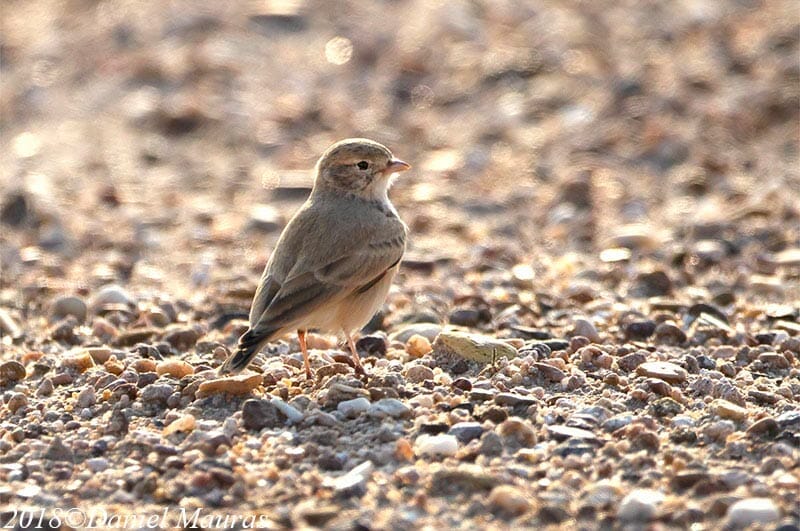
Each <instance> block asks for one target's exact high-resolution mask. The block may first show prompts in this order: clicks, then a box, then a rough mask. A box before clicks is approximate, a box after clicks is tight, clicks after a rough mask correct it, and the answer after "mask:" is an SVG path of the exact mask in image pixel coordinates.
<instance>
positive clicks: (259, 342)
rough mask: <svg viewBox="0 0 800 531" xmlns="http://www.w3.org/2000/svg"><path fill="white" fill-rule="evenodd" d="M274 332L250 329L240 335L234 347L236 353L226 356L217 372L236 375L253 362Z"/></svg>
mask: <svg viewBox="0 0 800 531" xmlns="http://www.w3.org/2000/svg"><path fill="white" fill-rule="evenodd" d="M273 332H274V330H264V331H255V330H253V329H252V328H251V329H249V330H248V331H247V332H245V333H244V334H242V337H240V338H239V343H238V344H237V345H236V352H234V353H233V354H231V355H230V356H228V359H226V360H225V363H223V364H222V365H221V366H220V368H219V370H218V372H219V374H236V373H238V372H241V371H242V370H244V368H245V367H247V366H248V365H249V364H250V362H251V361H252V360H253V358H254V357H255V355H256V354H258V351H260V350H261V347H262V346H264V343H266V342H267V341H269V340H270V338H271V337H272V334H273Z"/></svg>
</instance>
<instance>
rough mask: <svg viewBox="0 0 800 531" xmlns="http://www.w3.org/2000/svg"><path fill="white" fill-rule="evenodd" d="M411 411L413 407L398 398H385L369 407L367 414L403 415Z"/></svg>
mask: <svg viewBox="0 0 800 531" xmlns="http://www.w3.org/2000/svg"><path fill="white" fill-rule="evenodd" d="M409 413H411V409H410V408H409V407H408V406H407V405H405V404H404V403H402V402H401V401H399V400H397V399H396V398H383V399H381V400H378V401H377V402H375V403H374V404H372V405H371V406H370V407H369V411H368V412H367V414H368V415H369V416H371V417H378V418H383V417H386V416H389V417H403V416H405V415H408V414H409Z"/></svg>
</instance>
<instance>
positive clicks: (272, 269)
mask: <svg viewBox="0 0 800 531" xmlns="http://www.w3.org/2000/svg"><path fill="white" fill-rule="evenodd" d="M410 167H411V166H410V165H408V164H407V163H405V162H403V161H402V160H398V159H396V158H394V156H393V155H392V152H391V151H389V150H388V149H387V148H386V147H385V146H383V145H381V144H379V143H377V142H373V141H372V140H367V139H363V138H349V139H347V140H342V141H340V142H337V143H335V144H333V145H332V146H331V147H329V148H328V149H327V150H326V151H325V153H323V154H322V157H320V159H319V161H318V162H317V166H316V177H315V179H314V187H313V189H312V190H311V195H310V196H309V197H308V199H307V200H306V202H305V203H304V204H303V206H302V207H301V208H300V210H298V211H297V213H296V214H295V215H294V217H292V219H291V220H290V221H289V223H288V224H287V225H286V228H285V229H284V230H283V233H282V234H281V236H280V238H279V239H278V243H277V245H276V247H275V249H274V250H273V252H272V255H271V257H270V259H269V262H268V263H267V267H266V268H265V269H264V273H263V275H262V277H261V283H260V284H259V286H258V289H257V290H256V294H255V297H254V298H253V304H252V307H251V309H250V328H249V329H248V330H247V332H245V333H244V334H243V335H242V337H240V338H239V343H238V345H237V347H236V352H234V353H233V354H232V355H231V356H229V357H228V359H227V360H225V363H223V364H222V366H221V367H220V369H219V372H220V374H229V373H236V372H239V371H241V370H242V369H244V368H245V367H247V365H248V363H250V361H251V360H252V359H253V357H254V356H255V355H256V354H257V353H258V352H259V350H261V348H262V347H263V346H264V345H265V344H266V343H268V342H270V341H272V340H274V339H275V338H278V337H280V336H282V335H284V334H286V333H288V332H291V331H296V332H297V338H298V340H299V342H300V349H301V350H302V352H303V362H304V365H305V372H306V376H307V377H308V378H311V377H312V376H313V372H312V371H311V364H310V363H309V361H308V349H307V347H306V332H307V331H308V330H309V329H318V330H320V331H324V332H331V333H337V334H338V333H340V332H341V333H343V334H344V336H345V338H347V343H348V345H349V347H350V351H351V353H352V356H353V363H354V364H355V366H356V370H357V371H359V372H362V373H363V372H364V370H363V368H362V367H361V361H360V360H359V356H358V352H357V351H356V346H355V343H354V342H353V336H352V333H353V331H356V330H359V329H361V328H362V327H363V326H364V325H365V324H367V322H368V321H369V320H370V319H371V318H372V316H373V315H374V314H375V312H376V311H377V310H378V309H379V308H380V306H381V305H382V304H383V301H384V300H385V299H386V294H387V293H388V292H389V287H390V285H391V283H392V279H393V278H394V275H395V273H396V272H397V269H398V267H399V265H400V259H401V258H402V257H403V253H404V252H405V248H406V233H407V231H408V228H407V227H406V225H405V223H403V221H402V220H401V219H400V217H399V216H398V214H397V210H395V208H394V206H393V205H392V203H391V202H390V201H389V196H388V191H389V187H390V186H391V184H392V180H393V176H394V175H395V174H397V173H400V172H404V171H406V170H408V169H409V168H410Z"/></svg>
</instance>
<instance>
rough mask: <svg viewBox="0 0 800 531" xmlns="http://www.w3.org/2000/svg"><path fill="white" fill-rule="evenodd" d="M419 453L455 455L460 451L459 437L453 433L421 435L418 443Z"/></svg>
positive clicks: (416, 444) (417, 451)
mask: <svg viewBox="0 0 800 531" xmlns="http://www.w3.org/2000/svg"><path fill="white" fill-rule="evenodd" d="M414 446H415V447H416V453H417V455H429V456H430V455H454V454H455V453H456V452H457V451H458V439H456V438H455V436H453V435H446V434H444V435H426V434H424V435H420V436H419V437H417V440H416V443H415V444H414Z"/></svg>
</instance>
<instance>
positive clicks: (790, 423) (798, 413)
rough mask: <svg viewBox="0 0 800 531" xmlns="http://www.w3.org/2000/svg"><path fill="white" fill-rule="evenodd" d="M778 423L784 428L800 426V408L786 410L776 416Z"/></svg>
mask: <svg viewBox="0 0 800 531" xmlns="http://www.w3.org/2000/svg"><path fill="white" fill-rule="evenodd" d="M775 421H776V422H777V423H778V425H779V426H780V427H781V428H783V429H786V428H789V427H794V426H800V409H793V410H791V411H785V412H783V413H781V414H780V415H778V416H777V417H776V418H775Z"/></svg>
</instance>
